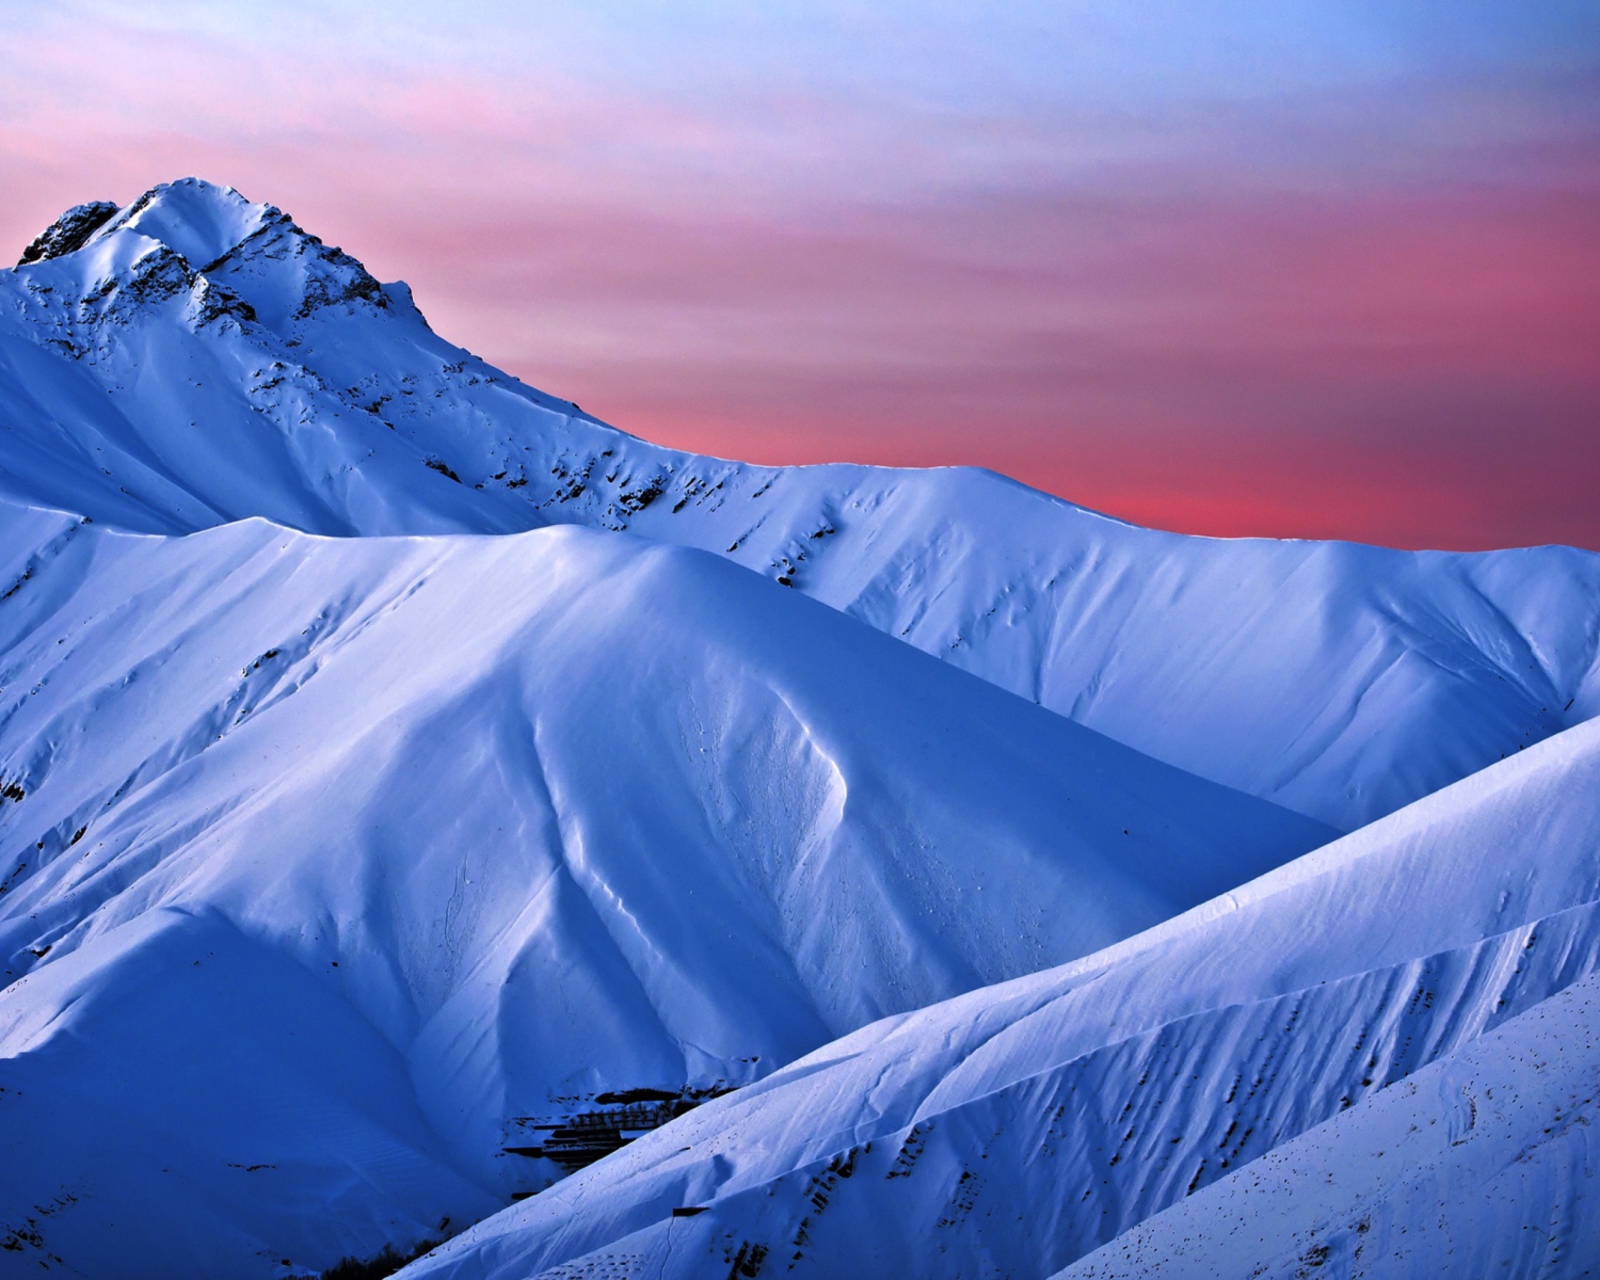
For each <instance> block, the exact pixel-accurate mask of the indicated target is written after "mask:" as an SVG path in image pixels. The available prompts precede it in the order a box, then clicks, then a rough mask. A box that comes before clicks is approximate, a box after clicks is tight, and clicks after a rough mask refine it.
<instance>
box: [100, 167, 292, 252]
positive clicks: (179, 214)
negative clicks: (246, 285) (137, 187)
mask: <svg viewBox="0 0 1600 1280" xmlns="http://www.w3.org/2000/svg"><path fill="white" fill-rule="evenodd" d="M284 219H285V215H284V214H283V213H282V212H281V211H280V210H278V209H276V208H274V207H273V206H272V205H270V204H252V203H251V202H250V201H249V200H246V199H245V198H244V196H242V195H240V194H239V192H238V191H236V190H234V188H232V187H223V186H218V185H217V184H216V183H214V182H207V181H205V179H203V178H180V179H179V180H178V181H177V182H164V183H162V184H161V185H160V186H157V187H152V188H150V190H149V191H146V192H145V193H144V194H143V195H142V196H140V197H139V198H138V199H137V200H135V201H134V202H133V203H132V204H131V205H129V206H128V208H127V211H126V212H125V213H123V214H121V215H120V216H119V217H118V218H117V219H116V221H115V223H114V224H113V227H114V228H118V229H120V228H127V229H128V230H130V231H136V232H138V233H139V234H140V235H144V236H148V237H150V239H152V240H159V241H161V242H162V243H163V244H165V245H167V246H169V247H170V248H172V249H174V250H176V251H177V252H178V253H181V254H182V255H183V256H184V257H185V258H186V259H187V260H188V262H189V264H190V265H191V266H192V267H194V268H195V270H197V271H199V270H204V269H205V267H206V266H207V265H208V264H209V263H212V262H215V261H216V260H217V259H218V258H221V257H222V256H223V255H225V254H227V253H228V252H229V251H231V250H233V249H235V248H237V247H238V246H239V244H240V243H241V242H243V241H244V240H246V239H247V238H248V237H249V236H251V235H252V234H253V233H254V232H256V231H258V230H259V229H260V228H261V226H262V225H263V224H264V223H267V222H275V221H279V220H284Z"/></svg>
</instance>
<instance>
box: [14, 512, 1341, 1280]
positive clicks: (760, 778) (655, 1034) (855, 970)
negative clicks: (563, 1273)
mask: <svg viewBox="0 0 1600 1280" xmlns="http://www.w3.org/2000/svg"><path fill="white" fill-rule="evenodd" d="M0 547H3V548H4V551H3V552H0V562H3V563H0V581H4V582H5V583H6V584H7V587H8V588H9V590H8V592H7V594H6V598H5V599H4V601H3V602H0V653H3V654H4V659H3V662H0V690H3V692H0V783H3V789H4V794H5V795H6V796H7V797H8V798H7V799H6V800H5V801H4V802H0V839H3V842H4V845H3V847H4V849H5V858H6V860H5V861H4V862H3V864H0V964H3V965H4V968H5V972H4V977H5V980H6V983H7V985H6V986H5V989H4V990H3V991H0V1089H3V1090H6V1091H8V1092H7V1093H6V1094H0V1105H3V1104H4V1100H5V1098H6V1097H8V1096H9V1094H11V1093H16V1094H20V1095H21V1096H22V1097H23V1098H24V1099H25V1100H26V1101H25V1102H22V1103H20V1104H19V1105H18V1107H17V1109H16V1110H17V1112H18V1114H15V1115H13V1116H12V1117H11V1118H10V1119H8V1121H7V1122H6V1124H4V1125H3V1126H0V1231H11V1232H15V1233H19V1234H17V1235H16V1236H15V1239H17V1240H20V1241H22V1242H23V1243H24V1244H26V1245H27V1246H28V1248H27V1249H26V1250H25V1251H24V1252H25V1253H26V1256H28V1257H29V1258H35V1257H37V1258H39V1259H44V1260H49V1259H50V1258H52V1257H54V1258H57V1259H61V1260H64V1263H65V1265H67V1266H69V1267H70V1268H72V1269H74V1270H76V1271H78V1272H81V1273H83V1274H86V1275H99V1274H109V1270H108V1267H109V1265H110V1263H109V1260H110V1259H113V1258H116V1257H119V1256H125V1255H131V1256H137V1257H139V1258H141V1259H143V1260H144V1261H143V1262H142V1263H141V1264H140V1267H141V1268H142V1269H139V1270H129V1269H127V1264H123V1266H122V1267H121V1268H120V1269H118V1273H119V1274H121V1275H130V1276H131V1275H134V1274H150V1275H171V1274H184V1273H189V1272H209V1273H221V1272H226V1273H227V1274H229V1275H232V1276H244V1275H251V1274H254V1275H272V1274H285V1271H284V1270H283V1269H282V1268H281V1267H279V1265H278V1264H279V1263H280V1262H281V1260H282V1259H283V1258H289V1259H290V1260H291V1262H292V1263H294V1264H295V1273H303V1270H304V1268H306V1267H307V1266H309V1267H311V1268H312V1269H313V1270H316V1269H320V1268H322V1267H325V1266H327V1265H329V1264H331V1263H332V1262H334V1261H336V1260H337V1259H338V1258H339V1257H340V1256H341V1255H342V1254H345V1253H350V1254H358V1255H363V1256H364V1255H367V1254H371V1253H376V1252H377V1251H378V1250H379V1249H380V1248H381V1247H382V1246H383V1245H384V1244H385V1243H386V1242H389V1241H392V1240H396V1239H398V1240H401V1241H405V1242H415V1241H417V1240H420V1239H422V1238H424V1237H426V1236H428V1235H429V1234H430V1233H436V1232H437V1230H438V1223H439V1221H440V1220H441V1219H443V1218H447V1217H448V1218H450V1219H451V1220H453V1221H455V1222H458V1223H459V1222H463V1221H470V1220H472V1219H474V1218H477V1217H481V1216H483V1215H484V1214H485V1213H487V1212H489V1211H490V1210H491V1209H493V1208H497V1207H499V1206H500V1205H502V1204H504V1203H505V1202H506V1199H507V1197H508V1196H510V1195H511V1194H514V1193H519V1192H527V1191H532V1190H535V1189H537V1188H539V1187H541V1186H543V1185H545V1184H546V1183H548V1182H550V1181H552V1180H553V1179H554V1178H556V1177H559V1176H560V1175H561V1174H562V1173H563V1172H564V1171H565V1169H567V1168H570V1167H572V1166H573V1164H574V1163H578V1162H581V1160H582V1158H583V1157H584V1156H585V1155H586V1154H587V1155H589V1156H591V1157H592V1155H593V1154H595V1153H598V1152H599V1151H603V1150H605V1149H606V1147H607V1145H608V1143H609V1142H610V1141H611V1140H612V1139H615V1138H618V1137H619V1136H620V1132H619V1131H622V1130H627V1131H632V1130H634V1129H637V1128H639V1127H647V1126H648V1124H649V1123H652V1122H654V1121H655V1120H657V1119H659V1118H660V1117H661V1115H662V1114H663V1107H665V1108H667V1112H666V1113H667V1114H670V1110H672V1109H675V1108H676V1107H678V1106H681V1105H682V1104H684V1103H687V1102H691V1101H693V1100H695V1099H696V1098H698V1097H702V1096H705V1095H707V1094H708V1093H711V1092H715V1091H717V1090H725V1089H727V1088H729V1087H732V1086H734V1085H738V1084H743V1083H745V1082H747V1081H749V1080H751V1079H754V1078H757V1077H759V1076H760V1075H763V1074H765V1073H766V1072H767V1071H769V1070H770V1069H772V1068H773V1067H776V1066H778V1065H781V1064H782V1063H784V1062H788V1061H790V1060H792V1059H794V1058H796V1057H798V1056H800V1055H801V1054H803V1053H805V1052H807V1051H809V1050H812V1049H814V1048H816V1047H817V1046H818V1045H820V1044H822V1043H824V1042H825V1041H827V1040H829V1039H831V1038H833V1037H834V1036H837V1035H840V1034H842V1033H844V1032H847V1031H850V1030H854V1029H855V1028H857V1027H859V1026H861V1025H863V1024H865V1023H868V1022H871V1021H872V1020H874V1019H875V1018H878V1017H881V1016H882V1015H884V1014H887V1013H897V1012H903V1011H906V1010H910V1009H913V1008H916V1007H919V1006H921V1005H924V1004H927V1003H930V1002H932V1001H935V1000H939V999H943V998H945V997H947V996H950V995H954V994H956V993H958V992H962V991H966V990H970V989H972V988H974V987H977V986H980V985H983V984H985V983H991V982H995V981H998V980H1001V979H1004V978H1010V977H1016V976H1019V975H1021V974H1025V973H1029V972H1032V971H1034V970H1036V969H1039V968H1042V967H1045V966H1048V965H1053V964H1057V963H1060V962H1061V961H1063V960H1066V959H1070V958H1072V957H1075V956H1079V955H1082V954H1085V953H1087V952H1090V951H1093V950H1096V949H1097V948H1099V947H1101V946H1103V945H1105V944H1106V943H1108V942H1111V941H1114V940H1116V939H1118V938H1121V937H1125V936H1127V935H1128V934H1130V933H1134V932H1137V931H1138V930H1140V929H1141V928H1144V927H1146V926H1148V925H1150V924H1153V923H1155V922H1156V921H1159V920H1162V919H1165V918H1166V917H1168V916H1170V915H1172V914H1174V913H1175V912H1177V911H1181V910H1183V909H1184V908H1186V907H1189V906H1192V905H1193V904H1194V903H1196V902H1199V901H1202V900H1204V899H1205V898H1208V897H1210V896H1212V895H1214V894H1215V893H1218V892H1220V891H1222V890H1224V889H1226V888H1228V887H1230V886H1231V885H1233V884H1235V883H1236V882H1237V881H1238V880H1240V879H1241V878H1244V877H1248V876H1250V875H1252V874H1254V873H1256V872H1259V871H1261V870H1264V869H1266V868H1269V867H1272V866H1275V865H1277V864H1279V863H1281V862H1283V861H1284V860H1285V859H1287V858H1289V857H1292V856H1294V855H1296V854H1298V853H1301V852H1303V851H1305V850H1307V849H1310V848H1312V847H1314V846H1316V845H1318V844H1321V843H1323V842H1325V841H1326V840H1328V839H1330V838H1332V837H1333V836H1334V835H1335V834H1336V833H1335V832H1333V831H1332V830H1331V829H1329V828H1326V827H1323V826H1321V825H1320V824H1318V823H1316V822H1313V821H1311V820H1310V819H1307V818H1303V817H1301V816H1299V815H1297V814H1294V813H1292V812H1291V811H1289V810H1286V809H1281V808H1279V807H1277V806H1275V805H1272V804H1270V803H1268V802H1266V801H1263V800H1259V799H1256V798H1254V797H1251V796H1247V795H1244V794H1243V793H1240V792H1233V791H1229V790H1228V789H1226V788H1223V787H1221V786H1219V785H1217V784H1215V783H1211V782H1207V781H1204V780H1202V779H1199V778H1196V777H1193V776H1191V775H1188V774H1184V773H1182V772H1181V771H1179V770H1177V769H1174V768H1172V767H1171V766H1168V765H1164V764H1161V763H1159V762H1157V761H1155V760H1152V759H1149V758H1148V757H1145V756H1141V755H1140V754H1139V753H1137V752H1135V751H1133V750H1131V749H1129V748H1127V747H1123V746H1121V745H1119V744H1117V743H1115V742H1112V741H1111V740H1109V739H1107V738H1104V737H1102V736H1101V735H1099V734H1097V733H1095V732H1094V731H1092V730H1089V729H1085V728H1083V727H1081V726H1079V725H1076V724H1074V723H1072V722H1071V721H1069V720H1066V719H1064V718H1062V717H1060V716H1057V715H1055V714H1053V713H1052V712H1049V711H1046V710H1044V709H1043V708H1040V707H1037V706H1035V705H1033V704H1032V703H1030V702H1028V701H1026V700H1024V699H1021V698H1017V697H1015V696H1014V695H1012V694H1009V693H1006V692H1005V691H1003V690H1001V689H997V688H995V687H994V686H993V685H990V684H988V683H986V682H984V681H982V680H979V679H977V678H975V677H973V676H970V675H968V674H966V673H964V672H961V671H958V670H956V669H955V668H953V667H950V666H948V665H945V664H941V663H938V662H935V661H933V660H932V659H930V658H928V657H927V656H926V655H924V654H921V653H919V652H917V651H916V650H914V649H912V648H910V647H909V646H906V645H903V644H900V643H898V642H896V641H894V640H892V639H890V638H888V637H886V636H883V635H881V634H879V633H877V632H875V631H873V630H872V629H871V628H868V627H866V626H864V625H862V624H861V623H859V622H857V621H855V620H853V619H851V618H848V617H845V616H844V615H842V614H840V613H838V612H836V611H834V610H831V609H828V608H826V607H824V606H822V605H820V604H817V603H816V602H814V601H812V600H809V599H807V598H805V597H804V596H802V595H799V594H797V593H794V592H789V591H784V590H782V589H781V588H775V587H773V586H772V585H771V584H769V583H766V582H763V581H762V580H761V579H760V578H759V577H757V576H755V575H753V574H750V573H748V572H746V571H744V570H743V569H740V568H738V567H737V566H735V565H731V564H729V563H727V562H726V561H725V560H722V559H720V558H718V557H714V556H709V555H707V554H705V553H704V552H699V551H693V550H686V549H682V548H676V547H666V546H661V545H659V544H651V543H647V542H644V541H642V540H639V539H635V538H632V537H626V536H622V535H617V534H610V533H601V532H596V531H592V530H587V529H581V528H574V527H570V526H567V527H560V528H550V529H541V530H535V531H532V532H530V533H526V534H522V535H517V536H510V537H499V538H486V537H465V536H455V537H442V536H440V537H431V538H395V539H385V538H343V539H330V538H319V537H314V536H310V535H306V534H302V533H297V532H294V531H292V530H288V529H285V528H284V527H282V526H281V525H275V524H272V523H270V522H267V521H264V520H259V519H256V520H246V521H241V522H237V523H233V524H229V525H226V526H223V527H220V528H216V529H211V530H207V531H204V532H201V533H198V534H194V535H191V536H188V537H183V538H170V537H159V536H150V535H132V534H126V533H119V532H114V531H110V530H107V529H105V528H103V527H101V526H99V525H97V524H88V525H86V524H84V523H83V521H82V520H81V519H80V518H79V517H76V516H71V515H65V514H61V513H55V512H48V511H41V510H38V509H28V508H16V507H7V506H5V505H3V504H0ZM13 584H14V585H13ZM112 1063H114V1064H115V1068H114V1072H112V1073H110V1074H108V1064H112ZM641 1091H647V1092H641ZM630 1104H631V1105H632V1107H633V1110H630V1109H629V1106H630ZM641 1108H642V1110H641ZM586 1125H587V1126H588V1128H589V1131H588V1132H587V1134H586V1133H584V1132H581V1130H583V1129H584V1126H586ZM552 1126H558V1127H557V1128H555V1129H554V1132H552ZM575 1130H578V1131H575ZM585 1139H586V1140H585ZM552 1140H554V1146H552ZM580 1140H584V1141H580ZM508 1149H509V1150H508ZM541 1151H542V1152H544V1153H545V1154H544V1155H541V1154H540V1152H541ZM91 1153H98V1154H93V1155H92V1154H91ZM552 1155H554V1156H555V1157H556V1159H552V1158H550V1157H551V1156H552ZM62 1202H65V1203H62ZM324 1202H326V1203H328V1204H330V1205H332V1206H334V1208H333V1209H330V1210H328V1211H324V1212H319V1213H317V1214H315V1215H309V1216H308V1215H306V1214H305V1213H304V1212H303V1206H304V1205H305V1204H307V1203H318V1204H321V1203H324ZM51 1204H62V1207H61V1208H59V1209H58V1210H56V1211H54V1212H52V1214H50V1215H48V1220H46V1217H45V1216H41V1215H39V1214H36V1213H34V1212H33V1206H37V1205H51ZM35 1218H36V1219H38V1221H37V1222H36V1224H35V1225H34V1226H32V1227H29V1228H28V1230H27V1231H26V1232H23V1231H21V1226H22V1224H24V1223H27V1222H28V1221H30V1219H35ZM35 1236H36V1237H38V1238H37V1239H34V1238H33V1237H35Z"/></svg>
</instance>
